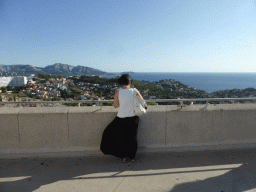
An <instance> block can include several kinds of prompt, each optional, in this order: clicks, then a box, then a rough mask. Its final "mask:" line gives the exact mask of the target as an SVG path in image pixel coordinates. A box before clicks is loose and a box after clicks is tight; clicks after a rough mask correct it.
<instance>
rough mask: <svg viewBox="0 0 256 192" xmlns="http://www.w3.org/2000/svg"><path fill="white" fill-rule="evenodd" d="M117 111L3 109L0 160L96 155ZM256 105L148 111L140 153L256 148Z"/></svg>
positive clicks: (142, 121) (142, 120) (143, 121)
mask: <svg viewBox="0 0 256 192" xmlns="http://www.w3.org/2000/svg"><path fill="white" fill-rule="evenodd" d="M116 114H117V109H114V108H113V107H111V106H106V107H102V109H100V107H52V108H49V107H45V108H44V107H42V108H36V107H34V108H30V107H24V108H4V107H3V108H1V110H0V131H1V134H0V141H1V142H0V158H19V157H49V156H57V157H59V156H84V155H100V154H101V152H100V150H99V145H100V142H101V136H102V133H103V131H104V129H105V127H106V126H107V125H108V124H109V123H110V122H111V121H112V120H113V119H114V118H115V116H116ZM255 116H256V105H255V104H233V105H231V104H230V105H229V104H226V105H208V106H207V108H206V107H205V105H192V106H189V107H185V108H182V109H180V108H179V107H177V106H161V105H160V106H149V110H148V113H147V114H146V115H143V116H141V117H140V123H139V131H138V143H139V150H138V153H144V152H163V151H186V150H217V149H229V148H248V147H254V146H256V118H255Z"/></svg>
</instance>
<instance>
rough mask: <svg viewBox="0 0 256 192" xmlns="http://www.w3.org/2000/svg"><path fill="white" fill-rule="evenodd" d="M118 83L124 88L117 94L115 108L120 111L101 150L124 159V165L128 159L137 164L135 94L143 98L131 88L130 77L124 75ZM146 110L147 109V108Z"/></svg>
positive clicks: (110, 125) (108, 131) (137, 121)
mask: <svg viewBox="0 0 256 192" xmlns="http://www.w3.org/2000/svg"><path fill="white" fill-rule="evenodd" d="M118 83H119V84H120V85H121V86H122V87H121V88H120V89H119V90H118V91H117V92H116V93H115V97H114V107H115V108H119V110H118V113H117V116H116V117H115V119H114V120H113V121H112V122H111V123H110V124H109V125H108V126H107V127H106V129H105V130H104V132H103V136H102V140H101V145H100V149H101V151H102V152H103V153H104V154H109V155H113V156H115V157H118V158H122V161H123V162H124V163H126V161H127V159H126V158H127V157H128V158H130V159H131V161H132V162H135V155H136V152H137V148H138V143H137V131H138V124H139V117H138V116H136V115H135V113H134V107H133V106H134V104H133V103H134V96H135V94H136V95H137V96H138V97H141V98H142V96H141V94H140V92H139V91H138V90H137V89H136V88H132V87H131V85H132V79H131V77H130V75H128V74H124V75H122V76H121V77H120V78H119V79H118ZM142 99H143V98H142ZM145 108H146V109H147V106H145Z"/></svg>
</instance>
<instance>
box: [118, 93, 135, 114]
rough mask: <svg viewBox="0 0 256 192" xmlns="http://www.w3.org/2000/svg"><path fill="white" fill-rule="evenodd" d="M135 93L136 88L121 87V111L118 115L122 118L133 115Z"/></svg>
mask: <svg viewBox="0 0 256 192" xmlns="http://www.w3.org/2000/svg"><path fill="white" fill-rule="evenodd" d="M134 95H135V89H134V88H130V89H122V88H121V89H119V111H118V113H117V116H118V117H120V118H125V117H133V116H135V113H134V107H133V106H134V104H133V102H134Z"/></svg>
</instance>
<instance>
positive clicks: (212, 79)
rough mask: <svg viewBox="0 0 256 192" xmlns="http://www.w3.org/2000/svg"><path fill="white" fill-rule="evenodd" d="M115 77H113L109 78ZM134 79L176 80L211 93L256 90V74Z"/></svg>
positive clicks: (140, 75)
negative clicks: (230, 90)
mask: <svg viewBox="0 0 256 192" xmlns="http://www.w3.org/2000/svg"><path fill="white" fill-rule="evenodd" d="M109 77H113V76H109ZM131 77H132V79H136V80H144V81H150V82H154V81H159V80H162V79H174V80H175V81H180V82H181V83H183V84H185V85H188V86H190V87H194V88H196V89H201V90H205V91H207V92H209V93H211V92H214V91H219V90H226V89H245V88H248V87H253V88H256V73H159V72H155V73H154V72H151V73H136V74H131Z"/></svg>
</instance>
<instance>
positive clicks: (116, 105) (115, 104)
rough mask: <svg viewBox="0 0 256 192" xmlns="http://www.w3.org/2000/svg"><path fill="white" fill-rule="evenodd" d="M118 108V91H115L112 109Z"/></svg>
mask: <svg viewBox="0 0 256 192" xmlns="http://www.w3.org/2000/svg"><path fill="white" fill-rule="evenodd" d="M118 107H119V91H116V93H115V96H114V108H118Z"/></svg>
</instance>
